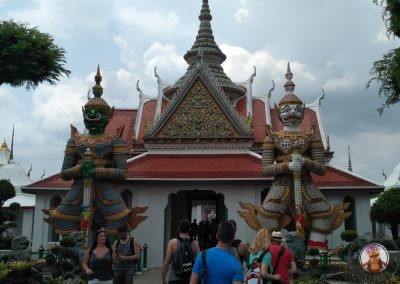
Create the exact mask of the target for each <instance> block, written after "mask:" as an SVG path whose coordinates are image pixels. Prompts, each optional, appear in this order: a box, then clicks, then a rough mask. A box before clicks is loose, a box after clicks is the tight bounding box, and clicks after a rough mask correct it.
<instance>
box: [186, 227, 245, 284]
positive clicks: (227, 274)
mask: <svg viewBox="0 0 400 284" xmlns="http://www.w3.org/2000/svg"><path fill="white" fill-rule="evenodd" d="M234 239H235V228H234V227H233V226H232V224H230V223H229V222H222V223H221V224H219V226H218V231H217V240H218V243H217V246H216V247H213V248H210V249H208V250H206V251H204V253H205V255H204V256H202V254H203V253H202V254H200V255H198V256H197V258H196V262H195V264H194V267H193V271H192V277H191V278H190V284H197V283H200V279H201V280H202V281H203V282H204V279H205V278H207V283H208V284H242V283H243V270H242V266H241V265H240V262H239V261H238V260H237V258H236V257H234V256H233V255H232V254H231V252H230V247H231V244H232V242H233V241H234ZM203 258H205V261H206V264H203ZM203 266H204V267H205V266H206V267H207V271H206V272H205V273H202V272H203Z"/></svg>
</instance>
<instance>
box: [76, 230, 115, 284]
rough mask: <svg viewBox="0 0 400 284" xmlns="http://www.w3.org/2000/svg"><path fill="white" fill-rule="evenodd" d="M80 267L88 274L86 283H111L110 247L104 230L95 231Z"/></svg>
mask: <svg viewBox="0 0 400 284" xmlns="http://www.w3.org/2000/svg"><path fill="white" fill-rule="evenodd" d="M82 269H83V271H84V272H85V273H86V275H88V277H89V282H88V284H100V283H103V284H112V283H113V271H112V247H111V245H110V241H109V240H108V237H107V234H106V231H105V230H104V229H100V230H98V231H96V234H95V237H94V241H93V244H92V246H91V247H90V249H89V250H86V251H85V254H84V257H83V261H82Z"/></svg>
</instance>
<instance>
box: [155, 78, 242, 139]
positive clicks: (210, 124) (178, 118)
mask: <svg viewBox="0 0 400 284" xmlns="http://www.w3.org/2000/svg"><path fill="white" fill-rule="evenodd" d="M238 136H240V133H239V132H238V131H237V129H236V128H235V126H234V125H233V124H232V122H231V121H230V120H229V118H228V117H227V116H226V114H225V113H224V111H223V109H222V108H221V106H219V104H218V103H217V101H216V100H215V99H214V97H213V96H212V94H210V92H209V90H208V88H206V86H205V85H204V84H203V82H202V81H201V80H196V81H195V82H194V83H193V85H192V87H191V89H190V90H189V92H188V93H187V94H186V95H185V97H184V98H183V99H182V101H181V102H180V104H179V105H178V106H177V108H176V109H175V110H174V112H173V113H172V115H171V116H170V117H169V118H168V121H167V122H166V123H165V124H164V126H163V127H162V128H161V130H160V131H159V133H158V134H157V135H156V138H159V139H164V138H166V139H168V138H184V139H185V138H233V137H238Z"/></svg>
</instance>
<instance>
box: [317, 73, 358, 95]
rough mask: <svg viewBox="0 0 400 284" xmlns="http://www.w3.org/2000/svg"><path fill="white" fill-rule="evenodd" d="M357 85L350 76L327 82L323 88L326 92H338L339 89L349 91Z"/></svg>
mask: <svg viewBox="0 0 400 284" xmlns="http://www.w3.org/2000/svg"><path fill="white" fill-rule="evenodd" d="M356 84H357V82H356V80H354V78H353V77H352V76H342V77H338V78H333V79H330V80H328V81H327V82H326V83H325V84H324V85H323V88H324V89H325V90H326V91H333V90H340V89H351V88H352V87H354V86H355V85H356Z"/></svg>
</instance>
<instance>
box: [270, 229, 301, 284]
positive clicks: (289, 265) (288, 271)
mask: <svg viewBox="0 0 400 284" xmlns="http://www.w3.org/2000/svg"><path fill="white" fill-rule="evenodd" d="M282 242H283V240H282V235H281V232H272V234H271V245H270V246H269V251H270V252H271V254H272V267H273V269H274V273H277V274H279V275H281V277H282V280H281V281H282V283H285V284H289V283H290V276H291V275H293V274H295V273H296V272H297V266H296V261H295V259H294V257H293V254H292V252H291V251H290V250H289V249H287V248H285V247H284V246H283V245H282Z"/></svg>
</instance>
